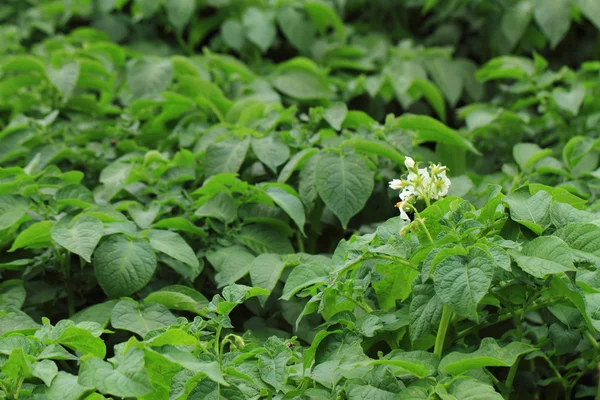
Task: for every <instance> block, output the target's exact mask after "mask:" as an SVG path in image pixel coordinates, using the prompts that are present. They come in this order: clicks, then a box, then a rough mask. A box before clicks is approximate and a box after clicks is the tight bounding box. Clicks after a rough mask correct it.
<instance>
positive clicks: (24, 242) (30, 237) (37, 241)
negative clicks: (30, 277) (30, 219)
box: [8, 221, 52, 252]
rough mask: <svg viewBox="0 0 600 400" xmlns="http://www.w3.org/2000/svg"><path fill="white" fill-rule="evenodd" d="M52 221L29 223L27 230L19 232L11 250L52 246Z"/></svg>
mask: <svg viewBox="0 0 600 400" xmlns="http://www.w3.org/2000/svg"><path fill="white" fill-rule="evenodd" d="M51 228H52V222H50V221H41V222H36V223H34V224H31V225H29V226H28V227H27V228H26V229H25V230H23V231H22V232H21V233H19V236H17V238H16V239H15V241H14V243H13V245H12V247H11V248H10V249H9V250H8V251H9V252H12V251H15V250H18V249H38V248H43V247H50V246H49V245H50V229H51Z"/></svg>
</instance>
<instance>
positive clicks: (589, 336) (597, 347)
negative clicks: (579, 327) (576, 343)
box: [583, 330, 600, 351]
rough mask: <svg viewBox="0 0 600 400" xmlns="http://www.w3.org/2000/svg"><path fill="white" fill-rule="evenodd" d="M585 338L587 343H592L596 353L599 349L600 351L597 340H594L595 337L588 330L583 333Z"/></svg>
mask: <svg viewBox="0 0 600 400" xmlns="http://www.w3.org/2000/svg"><path fill="white" fill-rule="evenodd" d="M583 337H585V338H586V339H587V341H588V342H590V344H591V345H592V347H593V348H594V349H596V351H597V350H598V349H600V345H598V342H597V341H596V339H595V338H594V336H592V334H591V333H590V331H588V330H585V331H583Z"/></svg>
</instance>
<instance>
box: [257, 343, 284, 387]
mask: <svg viewBox="0 0 600 400" xmlns="http://www.w3.org/2000/svg"><path fill="white" fill-rule="evenodd" d="M265 348H267V349H268V351H267V352H263V353H259V354H258V372H259V373H260V377H261V379H262V380H263V381H265V382H266V383H268V384H269V385H271V386H273V387H274V388H275V389H276V390H277V391H279V390H281V388H282V387H283V386H284V385H285V383H286V380H287V379H288V375H289V367H288V366H287V364H288V361H289V360H290V359H291V358H292V351H291V350H290V349H289V348H288V347H287V346H286V345H285V344H284V343H283V342H281V339H278V338H276V337H271V338H269V339H267V342H266V343H265Z"/></svg>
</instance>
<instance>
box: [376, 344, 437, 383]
mask: <svg viewBox="0 0 600 400" xmlns="http://www.w3.org/2000/svg"><path fill="white" fill-rule="evenodd" d="M438 363H439V359H438V357H437V356H436V355H435V354H433V353H429V352H426V351H420V350H417V351H409V352H401V351H395V352H393V353H391V354H390V356H389V357H386V358H385V359H380V360H374V361H370V362H369V363H368V364H370V365H376V364H383V365H388V366H390V367H393V368H394V367H395V368H394V369H397V371H396V374H399V373H401V372H408V373H410V374H411V375H415V376H416V377H419V378H425V377H426V376H429V375H432V374H433V373H434V372H435V371H436V370H437V366H438Z"/></svg>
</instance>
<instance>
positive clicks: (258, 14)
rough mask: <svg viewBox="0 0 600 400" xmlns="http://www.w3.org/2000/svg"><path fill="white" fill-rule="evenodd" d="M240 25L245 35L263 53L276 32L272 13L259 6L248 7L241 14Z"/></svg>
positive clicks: (271, 42)
mask: <svg viewBox="0 0 600 400" xmlns="http://www.w3.org/2000/svg"><path fill="white" fill-rule="evenodd" d="M242 25H243V27H244V29H245V31H246V37H247V38H248V40H249V41H250V42H252V43H254V44H255V45H256V46H258V48H259V49H260V50H261V51H262V52H263V53H264V52H265V51H267V50H268V49H269V48H270V47H271V45H272V44H273V41H274V40H275V36H276V34H277V29H275V23H274V21H273V15H271V14H270V13H267V12H265V11H263V10H261V9H259V8H256V7H250V8H248V9H246V11H245V12H244V15H243V16H242Z"/></svg>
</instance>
